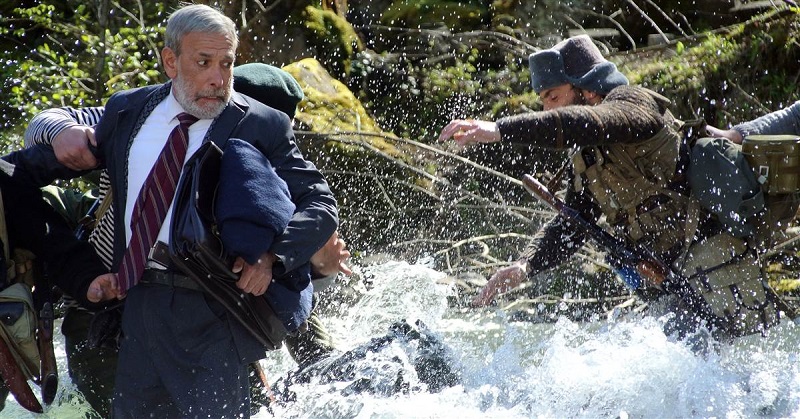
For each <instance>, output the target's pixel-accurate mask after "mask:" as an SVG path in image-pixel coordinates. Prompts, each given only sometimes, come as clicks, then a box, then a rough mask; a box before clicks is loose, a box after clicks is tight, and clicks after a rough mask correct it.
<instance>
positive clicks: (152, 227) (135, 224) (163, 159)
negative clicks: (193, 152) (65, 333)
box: [119, 113, 197, 293]
mask: <svg viewBox="0 0 800 419" xmlns="http://www.w3.org/2000/svg"><path fill="white" fill-rule="evenodd" d="M178 121H180V124H179V125H178V126H177V127H175V129H173V130H172V132H171V133H170V134H169V138H168V139H167V143H166V144H165V145H164V149H163V150H161V154H160V155H159V156H158V160H156V162H155V164H153V168H152V169H151V170H150V174H149V175H147V179H145V181H144V185H142V190H141V191H140V192H139V197H138V198H137V199H136V203H135V204H134V206H133V214H132V215H131V242H130V243H129V244H128V249H127V250H126V251H125V256H123V258H122V263H121V264H120V268H119V287H120V290H121V291H122V292H123V293H124V292H126V291H127V290H128V289H130V288H131V287H132V286H134V285H136V283H137V282H139V278H141V277H142V272H144V267H145V263H146V262H147V256H148V254H149V251H150V248H152V247H153V245H154V244H155V243H156V239H157V238H158V232H159V230H161V224H163V223H164V219H165V218H166V217H167V210H169V206H170V205H171V204H172V199H173V198H174V196H175V188H176V187H177V185H178V178H179V177H180V175H181V169H182V168H183V159H184V158H185V157H186V149H187V148H188V146H189V126H190V125H192V124H194V123H195V122H197V118H196V117H194V116H192V115H189V114H188V113H181V114H179V115H178Z"/></svg>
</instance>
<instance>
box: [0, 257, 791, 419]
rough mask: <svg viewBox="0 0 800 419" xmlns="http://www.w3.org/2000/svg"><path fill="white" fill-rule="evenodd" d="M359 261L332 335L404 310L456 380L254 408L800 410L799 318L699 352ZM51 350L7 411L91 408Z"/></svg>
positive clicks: (399, 353)
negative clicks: (510, 305)
mask: <svg viewBox="0 0 800 419" xmlns="http://www.w3.org/2000/svg"><path fill="white" fill-rule="evenodd" d="M359 271H360V272H361V274H362V275H363V276H364V278H368V279H369V281H370V283H371V286H370V287H369V288H366V289H364V291H363V294H361V297H360V298H359V299H358V300H357V301H356V302H355V303H352V304H348V305H346V306H342V307H341V309H339V310H336V311H337V313H336V314H333V315H326V316H325V317H323V321H324V322H325V323H326V326H328V327H329V328H330V330H331V332H332V334H333V336H334V338H335V339H336V342H337V346H338V347H339V348H341V349H344V350H346V349H350V348H353V347H356V346H357V345H359V344H362V343H365V342H367V341H369V340H370V338H372V337H375V336H381V335H385V334H386V332H387V327H388V326H389V325H390V324H392V323H393V322H395V321H397V320H401V319H406V320H408V321H409V322H413V321H415V320H421V321H422V322H423V323H424V324H425V325H427V328H428V330H429V331H430V333H431V334H433V335H435V336H438V337H439V338H441V340H442V341H443V342H444V344H445V345H446V346H447V347H448V348H449V351H450V354H451V357H452V363H453V365H452V366H453V368H454V370H455V371H456V372H458V374H459V375H460V378H461V379H460V382H459V383H458V384H456V385H453V386H450V387H447V388H444V389H443V390H442V391H439V392H430V391H426V388H425V384H424V383H422V382H420V380H419V379H418V378H417V377H416V376H415V374H414V370H413V368H409V371H406V372H405V373H404V377H405V380H406V381H408V382H410V383H411V386H410V388H409V389H408V390H407V391H405V392H401V393H399V394H392V395H385V394H375V393H374V392H373V393H369V392H362V393H356V392H346V391H343V390H342V389H343V388H345V387H346V386H347V385H348V384H349V383H347V382H333V383H330V382H328V383H323V382H319V381H315V380H312V381H311V382H309V383H307V384H296V385H293V386H291V387H290V388H291V390H292V392H293V393H295V394H296V396H297V399H296V401H294V402H291V403H286V404H279V405H275V406H273V412H268V411H267V410H266V409H264V410H262V411H261V412H259V413H258V414H257V415H256V416H255V417H257V418H272V417H281V418H459V419H466V418H540V417H542V418H566V417H570V418H573V417H574V418H706V417H725V418H753V417H765V418H773V417H800V362H798V355H800V349H798V341H800V328H798V326H795V324H794V323H792V322H790V321H784V322H783V323H781V324H780V325H779V326H777V327H776V328H774V329H773V330H772V332H771V333H770V334H769V336H767V337H761V336H752V337H747V338H742V339H739V340H737V341H736V342H734V343H733V344H730V345H728V344H725V345H722V347H721V348H720V350H719V351H718V352H714V353H711V354H709V355H707V356H699V355H695V354H694V353H693V352H692V351H691V350H690V349H689V348H688V347H687V346H686V345H684V344H683V343H681V342H676V341H674V340H672V339H670V338H668V337H667V336H665V335H664V333H662V331H661V322H662V321H663V319H658V318H652V317H644V318H635V319H615V320H608V319H598V320H596V321H592V322H588V323H575V322H571V321H568V320H566V319H560V320H558V321H557V322H555V323H552V324H533V323H525V322H512V321H509V318H508V316H507V313H503V312H502V311H498V310H495V309H490V310H485V311H473V310H454V309H452V308H448V296H449V295H451V293H452V292H453V290H452V289H449V288H448V286H447V285H443V284H442V282H443V281H441V280H442V279H443V278H444V277H445V275H444V274H442V273H440V272H437V271H435V270H433V269H431V268H429V267H427V266H425V265H424V264H408V263H405V262H385V263H381V264H377V265H373V266H369V267H363V268H360V269H359ZM403 345H404V344H403V343H397V344H393V346H392V345H390V346H388V347H386V348H384V352H386V353H387V355H388V356H387V358H388V359H391V360H392V361H397V363H398V365H401V366H402V365H404V363H405V365H406V366H408V363H407V362H406V361H407V359H406V357H408V356H409V355H408V354H409V353H410V352H413V348H411V349H409V348H408V347H403ZM406 346H407V345H406ZM56 351H57V356H58V357H59V359H58V363H59V373H60V379H61V382H60V388H59V393H58V396H57V400H56V402H55V403H54V405H52V406H49V407H48V408H47V410H46V412H45V414H44V415H33V414H30V413H29V412H27V411H25V410H23V409H21V408H20V407H19V406H18V405H17V404H16V403H15V402H14V401H13V399H11V398H9V399H8V400H7V401H6V403H7V405H6V409H5V410H4V411H3V412H2V413H0V416H2V417H10V418H30V417H51V418H73V417H74V418H80V417H83V416H84V414H85V411H86V407H85V404H84V403H83V402H82V400H81V397H80V395H78V394H77V393H76V392H75V390H74V387H73V386H72V384H71V383H70V382H69V378H68V376H67V374H66V366H65V362H66V361H65V355H64V350H63V343H62V342H61V341H60V340H59V341H57V342H56ZM370 362H373V365H372V366H370V367H365V365H366V366H369V365H370ZM262 364H263V366H264V367H265V369H266V370H267V373H268V376H269V378H270V381H274V380H277V379H278V378H280V377H285V376H286V374H287V373H288V372H289V371H291V370H292V369H293V368H294V367H295V365H294V363H293V362H292V360H291V358H290V357H289V356H288V354H287V353H286V352H285V351H284V350H281V351H275V352H272V353H270V354H268V357H267V359H265V360H264V361H262ZM359 368H360V371H357V375H358V374H360V375H361V376H367V377H369V376H372V377H375V381H379V380H381V379H382V378H381V376H382V374H384V373H386V374H388V375H389V376H390V377H393V376H394V375H393V374H396V372H395V371H387V369H388V368H389V367H388V366H387V365H386V363H385V362H382V361H380V360H378V359H375V358H370V357H367V359H366V360H365V361H364V363H363V364H361V366H360V367H359ZM386 374H384V375H386ZM385 378H386V377H383V379H385ZM35 390H36V391H38V388H36V389H35ZM273 415H274V416H273Z"/></svg>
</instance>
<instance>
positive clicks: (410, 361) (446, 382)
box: [272, 320, 461, 403]
mask: <svg viewBox="0 0 800 419" xmlns="http://www.w3.org/2000/svg"><path fill="white" fill-rule="evenodd" d="M460 381H461V374H460V371H458V369H457V366H456V362H455V361H454V357H453V355H452V351H451V349H450V347H448V346H447V345H446V344H445V343H444V341H442V339H441V338H440V337H439V336H437V335H436V334H435V333H433V332H432V331H431V330H429V329H428V328H427V327H426V326H425V324H423V323H422V322H421V321H419V320H418V321H416V322H415V324H414V325H411V324H409V323H408V322H406V321H405V320H403V321H399V322H395V323H394V324H392V325H391V326H389V331H388V333H387V334H386V335H384V336H380V337H376V338H372V339H371V340H370V341H369V342H366V343H364V344H362V345H360V346H357V347H356V348H353V349H351V350H348V351H346V352H334V353H332V354H331V355H329V356H327V357H326V358H324V359H321V360H320V361H318V362H315V363H313V364H310V365H308V366H305V367H302V368H299V369H297V370H295V371H292V372H290V373H289V374H287V376H286V377H283V378H281V379H280V380H278V381H277V382H276V383H275V384H273V386H272V391H273V393H274V395H275V399H276V402H278V403H287V402H292V401H294V400H296V399H297V397H296V394H295V392H294V390H293V389H292V387H293V386H294V385H295V384H318V385H329V386H330V390H329V391H331V392H338V393H340V394H342V395H343V396H348V395H352V394H360V393H368V394H374V395H380V396H391V395H394V394H407V393H413V392H422V391H428V392H432V393H435V392H439V391H441V390H443V389H444V388H447V387H450V386H454V385H456V384H458V383H460Z"/></svg>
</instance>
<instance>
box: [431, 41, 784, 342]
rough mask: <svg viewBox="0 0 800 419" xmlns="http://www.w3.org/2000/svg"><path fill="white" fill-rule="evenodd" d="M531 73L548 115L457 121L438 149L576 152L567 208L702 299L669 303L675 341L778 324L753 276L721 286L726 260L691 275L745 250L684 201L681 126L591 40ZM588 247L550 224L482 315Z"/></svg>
mask: <svg viewBox="0 0 800 419" xmlns="http://www.w3.org/2000/svg"><path fill="white" fill-rule="evenodd" d="M529 64H530V73H531V84H532V87H533V90H534V91H535V92H536V93H538V94H539V97H540V98H541V100H542V102H543V104H544V111H542V112H529V113H525V114H521V115H515V116H510V117H506V118H502V119H499V120H498V121H496V122H491V121H480V120H454V121H452V122H450V123H449V124H448V125H447V126H446V127H445V128H444V129H443V130H442V132H441V135H440V140H446V139H449V138H452V139H453V140H455V141H456V142H457V143H458V144H459V145H462V146H468V145H470V144H475V143H493V142H498V141H504V142H514V143H523V144H531V145H534V146H537V147H542V148H549V149H557V150H572V151H573V152H572V153H571V157H570V158H571V163H572V164H571V165H570V168H571V171H570V175H569V179H568V181H567V190H566V197H565V201H566V204H567V205H568V206H570V207H572V208H573V209H575V210H577V211H578V212H579V213H580V215H581V216H582V218H584V219H585V220H588V221H589V222H596V221H597V220H598V219H599V218H600V216H601V215H604V216H605V217H606V221H607V222H608V224H609V225H610V226H611V228H612V229H613V231H614V233H615V235H616V236H617V237H618V238H620V239H622V240H624V241H625V242H626V243H627V244H628V245H631V246H634V245H635V246H641V247H644V248H647V249H649V250H651V251H652V252H653V253H654V254H655V255H656V256H657V257H658V258H659V259H660V260H661V261H662V262H663V263H664V264H666V266H673V268H674V269H676V270H677V271H679V272H682V273H684V275H686V277H687V278H688V280H687V283H686V284H681V286H684V287H686V289H687V291H691V292H696V293H697V294H699V295H700V296H701V300H700V301H701V304H702V305H703V306H702V307H700V306H698V305H695V304H694V303H689V302H687V301H683V299H678V301H677V303H675V306H674V311H675V313H676V316H675V319H676V320H675V322H674V324H673V325H674V326H675V327H676V329H677V330H678V331H680V332H681V333H682V334H683V333H687V332H688V331H693V330H695V327H696V326H697V325H698V324H702V323H704V322H705V323H707V324H708V325H709V326H710V327H711V328H713V330H714V331H715V332H719V336H737V335H743V334H748V333H753V332H757V331H763V330H765V329H766V328H767V327H768V326H770V325H771V324H774V323H775V322H777V319H778V314H777V310H776V306H775V301H774V299H771V297H769V295H771V294H772V293H771V292H770V291H771V290H769V289H766V288H765V287H764V286H762V285H761V277H760V275H758V273H757V271H758V269H757V268H756V274H754V275H753V270H752V269H749V268H747V269H739V270H736V271H737V272H747V274H746V275H745V276H744V277H736V278H734V277H735V276H736V275H733V276H731V275H727V274H726V275H722V274H719V272H721V271H720V267H722V266H729V265H731V264H736V263H741V260H731V261H719V265H718V266H716V265H715V266H712V267H708V269H707V270H704V272H707V273H709V275H710V276H711V278H712V279H711V280H709V279H708V278H701V277H697V276H694V275H695V274H694V272H690V270H691V269H694V268H697V269H700V266H697V263H696V261H697V260H699V259H700V256H699V255H700V254H701V253H702V252H704V251H706V252H707V251H708V249H709V248H711V249H713V248H715V247H716V248H717V249H726V250H727V249H729V248H730V249H735V250H736V253H737V254H738V253H740V251H741V249H742V248H745V247H746V246H745V245H744V242H743V241H742V240H741V239H740V238H738V237H731V236H729V235H721V234H719V233H720V232H723V230H724V229H723V227H722V226H721V225H720V223H719V222H718V220H716V219H715V218H714V217H712V216H710V215H709V212H708V211H707V210H705V209H704V208H702V207H701V206H700V205H699V203H698V202H697V200H696V199H695V198H694V197H693V195H692V194H691V192H690V188H689V182H688V180H687V176H686V175H687V170H688V163H687V162H688V161H689V159H690V155H689V147H688V144H687V143H686V141H685V140H684V139H683V138H682V136H681V135H680V133H679V130H680V128H681V126H680V125H681V123H680V121H678V120H676V119H675V118H674V117H673V116H672V114H671V113H670V111H669V105H670V101H669V100H668V99H666V98H664V97H663V96H661V95H659V94H657V93H655V92H652V91H650V90H647V89H645V88H642V87H638V86H629V85H628V80H627V78H626V77H625V76H624V75H623V74H622V73H620V72H619V70H617V68H616V66H615V65H614V64H613V63H612V62H610V61H608V60H606V59H605V58H604V57H603V55H602V54H601V53H600V51H599V49H598V48H597V47H596V46H595V44H594V43H593V41H592V40H591V38H590V37H588V36H586V35H581V36H576V37H573V38H569V39H566V40H564V41H562V42H560V43H558V44H557V45H555V46H553V47H552V48H550V49H546V50H542V51H539V52H536V53H534V54H532V55H531V56H530V57H529ZM586 238H587V234H586V232H585V231H582V230H580V228H579V227H578V226H577V225H576V224H575V223H574V222H572V221H571V220H570V219H569V218H567V217H565V216H562V215H557V216H556V217H555V218H553V219H552V220H551V221H550V222H548V223H547V224H546V225H545V226H544V227H543V228H542V229H541V230H540V231H539V232H538V233H537V234H536V236H535V238H534V240H533V242H532V245H531V247H530V248H529V249H528V250H526V251H525V252H523V254H522V256H521V257H520V258H519V259H518V260H517V261H516V262H514V263H512V264H511V265H510V266H507V267H504V268H501V269H499V270H498V271H497V272H496V273H495V274H494V275H493V276H492V277H491V278H490V279H489V281H488V283H487V284H486V285H485V286H484V287H483V289H482V290H481V291H480V293H479V295H477V296H476V297H475V298H474V300H473V304H474V305H476V306H484V305H487V304H489V303H491V302H492V301H493V300H494V298H495V296H496V295H497V294H498V293H502V292H506V291H509V290H511V289H514V288H516V287H518V286H519V285H521V284H522V283H523V281H526V280H530V281H535V280H536V277H537V274H539V273H540V272H543V271H545V270H547V269H549V268H552V267H555V266H557V265H560V264H562V263H564V262H565V261H566V260H567V259H568V258H569V257H570V256H571V255H573V254H574V253H576V252H577V251H578V249H579V248H580V247H581V246H582V245H583V244H584V242H585V240H586ZM711 239H713V240H711ZM749 260H750V259H748V261H749ZM748 263H749V262H748ZM690 267H691V269H690ZM714 272H717V273H718V274H719V277H718V278H717V279H713V277H714V275H713V273H714ZM726 281H727V282H726ZM731 284H736V286H731ZM628 285H629V286H630V288H634V289H636V291H641V290H643V288H642V285H649V286H650V288H651V289H654V290H656V291H657V295H663V290H661V289H659V287H658V286H657V285H658V284H656V283H653V281H650V280H649V278H646V277H645V278H644V280H643V281H642V285H640V284H628ZM690 288H691V289H690ZM745 289H746V290H747V292H743V293H741V295H743V296H744V297H745V299H746V300H748V301H750V302H752V303H753V304H749V305H748V304H744V305H742V304H741V303H740V302H737V295H738V294H737V293H739V291H737V290H745ZM648 291H649V289H648ZM647 294H648V295H650V294H652V293H650V292H648V293H647ZM706 304H707V305H708V306H710V308H709V307H707V306H706ZM744 306H747V307H744ZM699 313H712V314H711V315H708V316H704V315H699Z"/></svg>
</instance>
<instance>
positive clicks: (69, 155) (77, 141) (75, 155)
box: [51, 125, 97, 170]
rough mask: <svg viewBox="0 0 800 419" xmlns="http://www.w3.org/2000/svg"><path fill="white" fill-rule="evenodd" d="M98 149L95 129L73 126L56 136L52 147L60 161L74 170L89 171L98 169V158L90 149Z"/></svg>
mask: <svg viewBox="0 0 800 419" xmlns="http://www.w3.org/2000/svg"><path fill="white" fill-rule="evenodd" d="M90 145H91V146H92V147H96V146H97V142H96V141H95V138H94V128H92V127H87V126H85V125H73V126H71V127H69V128H67V129H65V130H63V131H61V132H60V133H58V135H56V137H55V138H53V141H52V143H51V146H52V147H53V151H54V152H55V154H56V158H57V159H58V161H59V162H60V163H61V164H63V165H64V166H67V167H69V168H70V169H72V170H89V169H94V168H95V167H97V158H96V157H95V156H94V154H93V153H92V151H91V150H90V147H89V146H90Z"/></svg>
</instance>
